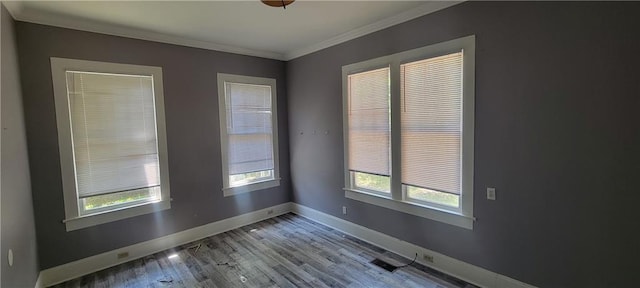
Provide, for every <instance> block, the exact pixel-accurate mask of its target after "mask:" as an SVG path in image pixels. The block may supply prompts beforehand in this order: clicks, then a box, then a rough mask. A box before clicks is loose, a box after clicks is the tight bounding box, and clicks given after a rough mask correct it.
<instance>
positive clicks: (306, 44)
mask: <svg viewBox="0 0 640 288" xmlns="http://www.w3.org/2000/svg"><path fill="white" fill-rule="evenodd" d="M3 2H4V1H3ZM457 3H458V2H453V1H448V2H432V1H415V0H414V1H312V0H297V1H296V2H294V3H293V4H291V5H289V6H287V9H286V10H285V9H282V8H274V7H269V6H266V5H264V4H262V3H261V2H260V1H259V0H253V1H195V2H187V1H16V2H4V4H5V6H6V7H7V8H8V9H9V11H10V12H11V14H12V15H13V17H14V18H16V19H17V20H21V21H26V22H34V23H40V24H47V25H53V26H60V27H66V28H73V29H79V30H85V31H92V32H98V33H105V34H111V35H118V36H125V37H132V38H139V39H145V40H152V41H159V42H166V43H173V44H180V45H186V46H192V47H199V48H205V49H212V50H219V51H226V52H233V53H240V54H246V55H253V56H260V57H266V58H273V59H280V60H289V59H293V58H296V57H299V56H302V55H305V54H308V53H311V52H314V51H317V50H320V49H323V48H326V47H329V46H332V45H335V44H338V43H341V42H344V41H347V40H350V39H353V38H356V37H359V36H362V35H365V34H368V33H371V32H374V31H377V30H380V29H384V28H386V27H389V26H392V25H395V24H398V23H401V22H404V21H407V20H410V19H413V18H416V17H419V16H422V15H425V14H428V13H431V12H434V11H437V10H440V9H443V8H446V7H449V6H452V5H455V4H457Z"/></svg>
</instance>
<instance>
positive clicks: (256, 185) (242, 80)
mask: <svg viewBox="0 0 640 288" xmlns="http://www.w3.org/2000/svg"><path fill="white" fill-rule="evenodd" d="M217 80H218V81H217V83H218V111H219V118H220V121H219V122H220V150H221V152H222V155H221V159H222V185H223V186H222V191H223V196H224V197H229V196H234V195H238V194H243V193H248V192H252V191H257V190H264V189H267V188H272V187H277V186H280V180H281V179H280V163H279V162H280V161H279V159H280V158H279V156H278V155H279V153H278V150H279V149H278V105H277V103H278V101H277V89H276V79H274V78H265V77H253V76H244V75H236V74H226V73H218V75H217ZM226 82H230V83H239V84H249V85H264V86H270V87H271V125H272V126H271V127H272V139H273V179H265V180H260V181H256V182H252V183H247V184H245V185H241V186H233V187H232V186H231V185H230V181H229V177H230V175H229V158H228V157H229V155H228V147H227V146H228V145H227V139H228V137H229V136H228V133H227V109H226V91H225V87H226V85H225V83H226Z"/></svg>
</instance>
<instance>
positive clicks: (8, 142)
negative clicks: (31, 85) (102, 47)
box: [0, 5, 39, 287]
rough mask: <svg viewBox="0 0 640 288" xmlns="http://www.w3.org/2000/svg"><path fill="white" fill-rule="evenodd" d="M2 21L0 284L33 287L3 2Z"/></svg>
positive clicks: (24, 170) (24, 169) (14, 58)
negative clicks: (9, 255) (10, 259)
mask: <svg viewBox="0 0 640 288" xmlns="http://www.w3.org/2000/svg"><path fill="white" fill-rule="evenodd" d="M0 6H1V8H0V10H2V11H0V13H2V15H1V16H0V20H1V21H2V25H1V26H2V31H1V32H0V35H2V36H1V38H2V48H1V49H2V50H1V51H2V52H1V53H0V54H2V56H1V57H2V59H1V62H2V68H1V69H2V71H0V74H1V75H2V79H1V80H0V81H2V84H1V86H2V91H1V93H2V94H1V97H2V98H1V99H2V100H1V103H0V106H1V107H2V112H0V113H1V114H2V121H1V122H0V123H2V130H1V131H2V135H1V136H0V138H2V143H1V145H0V146H1V147H2V149H1V150H2V151H1V152H0V157H1V158H2V168H1V169H2V170H1V172H0V173H1V174H2V181H1V182H2V187H0V189H1V191H2V194H1V195H2V196H1V200H0V202H2V208H1V209H0V210H1V211H2V217H0V218H1V219H2V228H1V229H2V239H1V243H2V245H1V247H0V249H1V251H2V253H0V255H1V256H0V263H2V264H1V265H2V272H1V275H2V281H1V284H0V286H1V287H33V286H34V285H35V283H36V279H37V278H38V272H39V269H38V256H37V250H36V230H35V222H34V219H33V206H32V204H31V203H32V201H31V183H30V179H29V159H28V156H27V138H26V134H25V133H26V132H25V125H24V115H23V113H22V91H21V90H20V75H19V72H18V53H17V50H16V39H15V33H14V27H15V26H14V24H15V23H14V20H13V18H11V15H9V13H8V12H7V9H6V8H5V7H4V5H0ZM9 249H12V250H13V256H14V262H13V266H12V267H9V264H8V262H7V260H6V259H7V252H8V250H9Z"/></svg>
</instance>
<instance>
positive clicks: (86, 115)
mask: <svg viewBox="0 0 640 288" xmlns="http://www.w3.org/2000/svg"><path fill="white" fill-rule="evenodd" d="M66 79H67V92H68V99H69V109H70V111H69V112H70V118H71V133H72V140H73V154H74V161H75V172H76V189H77V193H78V197H79V198H86V197H90V196H97V195H105V194H111V193H117V192H124V191H132V190H137V189H143V188H153V189H159V186H160V168H159V161H158V145H157V135H156V119H155V107H154V94H153V78H152V77H151V76H136V75H121V74H103V73H90V72H74V71H67V72H66Z"/></svg>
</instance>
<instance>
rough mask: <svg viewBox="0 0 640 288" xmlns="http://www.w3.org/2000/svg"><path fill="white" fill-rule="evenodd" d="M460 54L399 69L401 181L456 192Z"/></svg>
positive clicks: (460, 78) (436, 58)
mask: <svg viewBox="0 0 640 288" xmlns="http://www.w3.org/2000/svg"><path fill="white" fill-rule="evenodd" d="M462 56H463V55H462V52H459V53H453V54H449V55H444V56H440V57H435V58H430V59H426V60H421V61H417V62H412V63H407V64H404V65H401V67H400V73H401V76H400V77H401V79H400V81H401V108H402V111H401V127H402V128H401V132H400V135H401V136H400V137H401V163H402V167H401V169H402V183H403V184H406V185H412V186H417V187H422V188H427V189H432V190H437V191H441V192H448V193H453V194H458V195H459V194H460V190H461V167H462V162H461V161H462V155H461V151H462V150H461V141H462V68H463V66H462V59H463V58H462Z"/></svg>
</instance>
